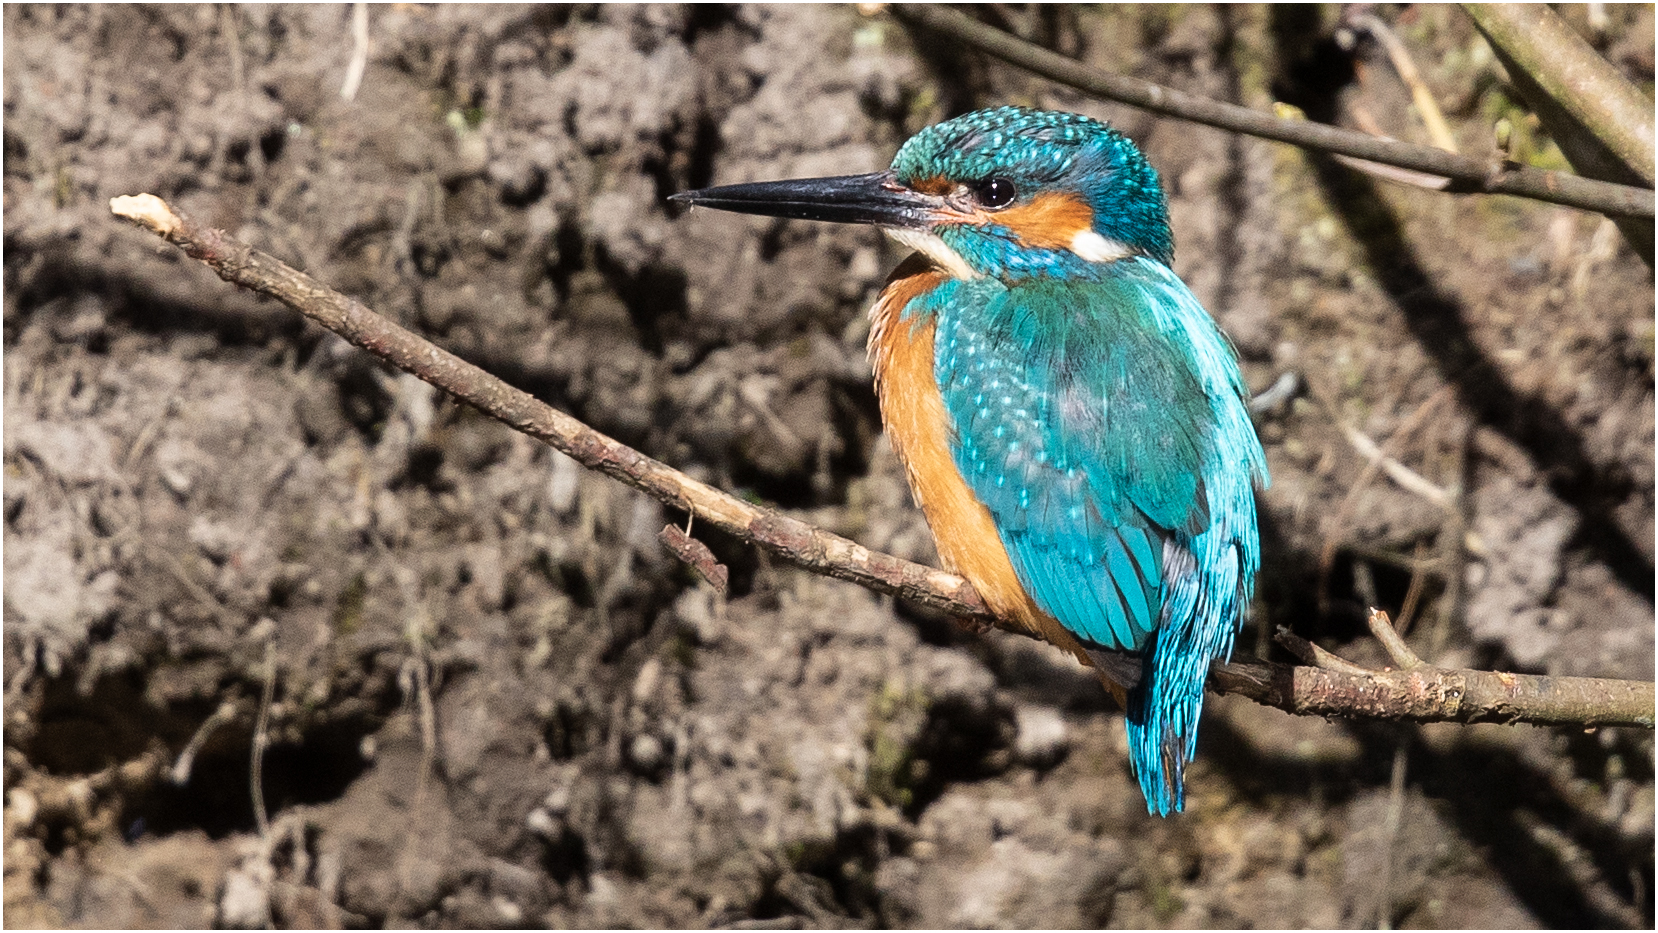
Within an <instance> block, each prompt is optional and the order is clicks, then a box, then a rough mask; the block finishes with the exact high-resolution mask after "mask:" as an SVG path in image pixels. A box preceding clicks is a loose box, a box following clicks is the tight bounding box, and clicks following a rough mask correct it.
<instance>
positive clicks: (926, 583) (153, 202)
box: [110, 194, 1653, 728]
mask: <svg viewBox="0 0 1658 933" xmlns="http://www.w3.org/2000/svg"><path fill="white" fill-rule="evenodd" d="M110 210H111V211H113V212H114V213H115V214H116V215H117V216H119V217H123V218H126V219H127V220H130V221H132V222H134V223H136V224H138V225H139V226H142V227H144V228H146V229H148V230H149V231H151V232H152V233H155V234H157V235H159V236H161V237H162V238H164V239H166V240H167V241H168V242H169V243H172V244H173V245H175V246H178V247H179V248H181V249H183V250H184V252H185V253H186V254H188V255H190V256H191V257H193V258H195V259H199V260H201V261H202V262H204V263H206V264H207V265H208V266H209V267H210V268H211V269H212V270H213V271H214V272H215V273H217V274H218V275H219V277H220V278H222V279H224V280H225V281H227V282H231V283H233V284H236V285H241V286H244V287H246V288H250V289H252V290H254V291H256V292H259V293H260V294H264V295H269V296H270V297H272V298H275V299H277V300H278V301H280V302H282V303H283V304H285V305H287V306H288V307H290V308H292V309H294V310H295V311H298V312H299V313H301V314H303V315H305V316H306V317H308V318H310V319H311V320H313V321H316V322H317V323H318V324H321V325H322V326H324V327H326V328H328V329H329V330H331V331H333V332H334V333H336V334H339V335H340V336H341V337H344V338H345V339H347V340H349V341H351V342H352V343H354V344H356V345H357V346H359V347H362V348H363V349H365V350H367V351H369V352H370V353H373V354H374V355H375V356H378V357H380V358H381V359H383V360H385V361H387V362H389V363H391V364H392V365H394V366H396V367H398V368H399V369H402V370H404V371H406V372H409V373H413V374H414V375H416V376H418V377H420V378H421V379H423V380H425V381H427V382H429V383H431V384H432V385H434V386H437V387H438V388H440V389H442V390H444V391H445V392H448V393H449V394H451V395H453V396H455V397H456V398H458V399H460V400H462V401H464V402H466V403H467V404H469V405H471V406H473V407H474V408H477V409H478V410H479V411H481V412H483V413H484V414H486V415H489V416H490V417H492V418H496V419H498V420H500V421H503V422H505V423H506V424H507V425H509V426H510V427H512V428H514V429H515V430H518V431H521V432H523V433H525V434H528V435H530V436H531V437H534V438H537V439H538V440H541V441H543V442H545V443H546V444H548V445H549V446H551V447H554V448H556V449H558V450H560V451H562V452H564V453H565V454H568V455H569V456H570V457H571V458H573V459H575V460H576V461H577V462H578V463H581V464H582V465H583V466H586V467H587V468H588V469H592V470H597V471H599V472H601V473H604V474H605V475H607V476H610V477H612V478H614V479H617V480H620V481H621V482H623V483H626V484H627V485H629V486H632V487H634V488H635V489H639V490H641V491H643V492H645V493H646V494H648V495H650V496H652V497H654V498H656V499H657V500H659V501H661V502H663V503H665V504H667V505H669V506H672V507H674V508H677V509H683V510H684V511H686V512H688V513H690V514H691V515H693V516H694V517H695V518H696V519H697V520H699V521H704V522H708V523H711V524H713V525H716V526H718V527H719V528H721V529H722V530H724V531H726V532H728V533H730V534H733V535H736V536H737V537H739V538H741V539H743V540H744V541H748V542H751V543H753V544H755V545H758V546H759V547H761V548H764V549H765V550H766V551H769V552H770V553H772V554H774V555H776V556H777V557H779V558H781V559H783V560H785V561H787V562H789V563H791V564H794V565H795V566H797V567H801V568H803V569H806V570H809V571H811V572H813V573H817V574H822V575H825V576H831V577H836V578H839V579H842V580H848V581H850V582H853V583H856V584H858V585H859V586H863V587H866V588H868V589H871V590H874V591H876V592H878V593H886V594H889V595H893V596H898V597H901V598H903V599H907V600H910V601H912V602H915V603H919V604H921V605H924V606H928V607H931V608H933V609H936V610H939V611H942V612H945V613H948V614H950V615H952V616H954V617H956V618H957V619H960V620H964V621H966V622H968V623H970V624H977V625H980V626H987V627H995V628H999V629H1002V630H1004V631H1009V632H1016V633H1018V634H1021V635H1028V633H1027V632H1025V630H1024V629H1023V628H1021V627H1019V626H1017V625H1015V624H1013V623H1009V622H1004V621H1002V620H1001V619H998V618H996V617H995V616H992V615H991V614H990V613H989V611H988V610H987V609H986V608H985V605H984V603H983V601H982V600H980V598H979V595H978V593H977V592H976V591H975V590H974V589H973V587H972V585H971V584H969V583H968V582H967V581H966V580H963V579H962V578H961V577H958V576H955V575H954V574H949V573H945V572H944V571H942V570H934V569H932V568H929V567H923V566H921V565H920V564H915V563H911V562H909V561H906V560H902V559H900V558H897V557H893V556H891V555H889V554H881V553H877V552H874V551H871V550H869V549H868V548H866V547H864V546H862V545H860V544H857V543H856V542H853V541H849V540H847V539H846V538H842V537H840V536H839V535H835V534H831V533H829V532H827V531H824V530H823V529H821V528H816V527H814V526H812V525H808V524H806V523H805V522H802V521H799V520H798V519H794V518H790V517H789V516H787V515H784V514H782V513H780V512H776V511H773V510H771V509H765V508H761V507H759V506H755V505H752V504H750V503H747V502H744V501H742V500H741V499H738V498H736V497H734V496H731V495H729V494H727V493H725V492H722V491H720V490H718V489H715V488H713V487H712V486H708V485H706V484H704V483H699V482H697V481H696V480H694V479H691V478H690V477H688V476H686V475H685V474H683V473H680V472H679V471H677V470H675V469H673V468H671V467H669V466H667V465H666V464H663V463H661V462H658V461H656V460H653V459H651V458H650V457H647V456H645V455H644V454H642V453H639V452H638V451H636V450H633V449H632V448H629V447H627V446H625V445H623V444H622V443H620V442H618V441H616V440H613V439H611V438H609V437H606V436H605V435H603V434H601V433H599V432H598V431H595V430H593V429H592V428H590V427H588V426H587V425H585V424H582V423H581V422H580V421H577V420H576V419H575V418H572V417H571V416H569V415H567V414H564V413H563V412H560V411H558V410H556V409H554V408H551V407H549V406H548V405H546V404H544V403H542V402H540V401H538V400H536V399H535V398H534V397H532V396H530V395H529V394H528V393H526V392H522V391H520V390H518V389H515V388H513V387H511V386H509V385H507V384H506V383H504V382H502V381H501V380H499V379H497V378H495V377H494V376H491V375H490V374H488V373H486V372H484V371H483V370H481V369H479V368H478V367H476V366H473V365H472V364H471V363H468V362H466V361H465V360H462V359H461V358H459V357H457V356H455V355H454V354H452V353H449V352H448V351H446V350H442V349H439V348H438V347H437V346H435V345H433V344H432V343H430V342H428V341H427V340H425V339H424V338H422V337H420V336H418V335H416V334H414V333H412V332H410V331H408V330H406V329H404V328H402V327H399V326H398V325H397V324H395V323H393V322H391V321H389V320H387V319H385V318H383V317H381V316H379V315H378V314H375V313H374V312H373V311H370V310H369V309H368V308H366V307H364V306H363V305H362V303H360V302H358V301H356V300H354V299H352V298H348V297H346V296H345V295H342V294H340V293H339V292H336V291H334V290H333V289H331V288H328V287H327V286H325V285H323V284H322V283H320V282H318V281H317V280H315V279H313V278H311V277H310V276H308V275H306V274H304V273H303V272H299V271H297V270H295V269H293V268H291V267H289V266H287V265H285V264H284V263H282V262H281V261H279V260H277V259H276V258H274V257H272V256H269V255H267V254H265V253H262V252H260V251H259V250H256V249H253V248H252V247H250V246H248V245H247V244H245V243H242V242H240V241H238V240H236V239H235V238H233V237H231V236H230V235H228V234H226V233H225V232H224V231H222V230H216V229H214V228H212V227H208V226H205V225H202V224H199V223H197V222H196V221H195V220H193V219H192V218H191V217H189V216H188V215H186V214H183V213H181V212H179V211H177V210H175V209H174V208H172V207H171V206H169V205H168V204H167V202H165V201H163V200H161V199H160V198H157V197H155V196H154V195H148V194H141V195H136V196H129V197H118V198H115V199H113V200H112V201H111V202H110ZM1210 686H1211V687H1213V688H1214V689H1216V690H1219V691H1220V692H1223V693H1239V694H1243V695H1244V696H1247V697H1249V698H1251V699H1253V700H1255V701H1257V702H1259V703H1263V704H1265V705H1268V706H1275V707H1277V708H1279V709H1283V710H1287V711H1289V712H1292V713H1299V714H1304V715H1314V716H1353V717H1359V718H1368V719H1378V718H1379V719H1411V720H1416V721H1422V722H1492V721H1500V722H1532V723H1547V724H1569V725H1626V726H1646V727H1648V728H1651V726H1652V724H1653V685H1652V684H1650V683H1640V682H1636V681H1620V680H1600V679H1592V678H1582V677H1539V676H1534V675H1519V674H1494V673H1489V672H1485V671H1451V670H1442V669H1438V668H1414V669H1412V670H1409V671H1374V672H1363V673H1353V672H1351V671H1342V670H1325V669H1321V668H1313V667H1291V666H1289V665H1285V664H1269V663H1264V662H1260V661H1235V662H1232V663H1230V664H1218V663H1217V664H1216V665H1215V668H1214V673H1213V676H1212V678H1211V681H1210Z"/></svg>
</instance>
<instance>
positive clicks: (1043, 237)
mask: <svg viewBox="0 0 1658 933" xmlns="http://www.w3.org/2000/svg"><path fill="white" fill-rule="evenodd" d="M983 217H984V221H985V222H987V223H994V224H1000V225H1001V226H1004V227H1006V228H1008V229H1009V230H1011V231H1013V235H1014V236H1016V237H1018V238H1019V243H1020V245H1022V246H1028V247H1031V248H1032V249H1070V248H1071V241H1072V239H1074V238H1075V237H1076V235H1077V234H1078V233H1081V232H1082V231H1084V230H1092V229H1093V228H1094V211H1093V209H1092V208H1090V207H1089V206H1088V205H1087V204H1084V203H1083V202H1082V200H1081V199H1080V198H1077V197H1076V196H1074V195H1070V194H1065V193H1061V192H1045V193H1043V194H1039V195H1037V196H1036V197H1034V198H1032V199H1031V201H1030V203H1029V204H1021V205H1019V206H1018V207H1010V208H1008V209H1007V210H1005V211H1000V212H997V213H994V214H988V213H987V214H984V215H983Z"/></svg>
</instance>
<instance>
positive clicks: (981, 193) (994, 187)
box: [973, 178, 1019, 210]
mask: <svg viewBox="0 0 1658 933" xmlns="http://www.w3.org/2000/svg"><path fill="white" fill-rule="evenodd" d="M1018 194H1019V193H1018V192H1017V191H1015V190H1014V189H1013V182H1011V181H1008V180H1007V179H1006V178H987V179H985V180H984V181H981V182H979V184H978V187H976V188H974V189H973V197H974V198H975V199H976V200H977V201H978V202H979V203H980V204H983V205H984V206H985V207H988V208H990V209H991V210H995V209H997V208H1001V207H1007V206H1008V205H1009V204H1012V203H1013V199H1014V198H1015V197H1017V196H1018Z"/></svg>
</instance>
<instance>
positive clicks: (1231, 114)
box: [892, 4, 1654, 218]
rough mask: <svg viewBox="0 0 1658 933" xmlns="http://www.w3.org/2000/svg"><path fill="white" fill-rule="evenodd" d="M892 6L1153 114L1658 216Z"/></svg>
mask: <svg viewBox="0 0 1658 933" xmlns="http://www.w3.org/2000/svg"><path fill="white" fill-rule="evenodd" d="M892 10H893V12H894V13H895V14H896V15H898V16H899V17H901V18H903V19H907V20H910V21H912V22H915V23H919V24H921V25H923V26H926V27H927V28H929V29H933V30H935V31H937V32H940V33H943V34H945V35H947V36H950V37H951V38H953V39H956V40H957V41H959V42H962V43H964V44H966V45H969V46H972V47H973V48H976V49H979V50H980V51H982V52H985V53H987V54H989V55H991V56H994V57H996V58H999V59H1001V60H1002V61H1005V62H1007V63H1009V64H1012V65H1017V66H1019V67H1021V68H1024V69H1026V70H1027V71H1031V72H1034V73H1036V74H1039V75H1042V76H1043V77H1045V78H1049V79H1051V80H1054V81H1057V82H1059V83H1060V84H1064V85H1066V86H1068V87H1073V88H1076V89H1077V90H1079V91H1083V92H1085V93H1088V94H1093V95H1096V96H1098V97H1102V98H1105V99H1106V100H1114V101H1118V102H1119V103H1124V104H1129V105H1131V106H1134V107H1139V108H1141V109H1143V110H1149V111H1151V112H1153V113H1160V114H1164V115H1165V116H1171V117H1177V118H1179V119H1182V120H1191V121H1192V122H1194V123H1202V124H1205V125H1207V126H1215V127H1219V128H1221V129H1224V130H1232V131H1234V132H1238V133H1244V134H1246V135H1249V136H1259V137H1262V138H1263V139H1273V140H1277V141H1279V142H1285V143H1291V144H1293V145H1296V146H1301V147H1303V148H1306V149H1315V150H1319V151H1322V152H1332V153H1338V154H1341V155H1348V156H1353V157H1355V158H1360V159H1368V160H1370V161H1372V162H1380V163H1383V164H1386V165H1396V166H1399V167H1400V168H1407V169H1413V170H1415V171H1419V172H1427V173H1429V174H1431V175H1440V176H1443V177H1446V178H1450V179H1453V180H1454V182H1455V183H1454V184H1452V185H1450V186H1448V187H1447V188H1446V189H1445V190H1447V191H1451V192H1455V193H1459V194H1461V193H1474V192H1479V193H1485V194H1512V195H1517V196H1520V197H1526V198H1534V199H1536V200H1539V201H1548V202H1550V203H1553V204H1564V205H1567V206H1569V207H1578V208H1582V209H1584V210H1591V211H1599V212H1601V213H1605V214H1626V215H1629V216H1632V217H1645V218H1650V217H1652V216H1653V215H1654V211H1653V208H1654V204H1653V193H1652V192H1651V191H1650V190H1644V189H1641V188H1633V187H1630V186H1628V185H1616V184H1612V183H1610V182H1603V181H1595V180H1593V179H1588V178H1582V177H1580V176H1577V175H1571V174H1568V173H1565V172H1552V171H1544V170H1542V169H1535V168H1526V167H1524V166H1515V165H1509V164H1503V163H1491V162H1486V161H1482V160H1480V159H1475V158H1470V157H1468V156H1463V155H1456V154H1454V153H1450V152H1445V151H1443V150H1439V149H1435V148H1433V147H1432V146H1418V145H1413V144H1411V143H1403V142H1398V141H1396V140H1389V139H1382V138H1380V137H1376V136H1369V135H1366V134H1364V133H1359V132H1355V131H1353V130H1347V129H1342V128H1341V127H1336V126H1330V125H1328V124H1324V123H1313V122H1311V121H1307V120H1285V119H1280V118H1278V117H1273V116H1270V115H1268V114H1264V113H1261V112H1259V111H1256V110H1251V109H1250V108H1248V107H1239V106H1237V105H1235V104H1227V103H1222V102H1221V101H1217V100H1210V99H1208V98H1205V97H1198V96H1196V95H1194V94H1187V93H1185V92H1183V91H1177V90H1174V89H1173V88H1167V87H1163V86H1161V85H1158V84H1153V83H1151V82H1149V81H1141V80H1139V79H1138V78H1129V77H1125V76H1123V75H1116V74H1111V73H1110V72H1105V71H1100V70H1098V69H1096V68H1090V67H1089V66H1087V65H1084V64H1082V63H1080V62H1076V61H1073V60H1071V59H1069V58H1066V57H1065V56H1063V55H1059V54H1057V53H1055V52H1050V51H1048V50H1047V49H1044V48H1042V47H1041V46H1039V45H1034V44H1032V43H1029V42H1026V41H1024V40H1023V39H1020V38H1018V37H1016V36H1012V35H1009V34H1008V33H1005V32H1002V31H1001V30H1000V29H996V28H995V27H993V26H987V25H985V24H984V23H981V22H978V21H977V20H975V19H973V18H972V17H970V16H967V15H966V14H964V13H960V12H958V11H956V10H952V9H948V8H946V7H942V6H932V5H928V4H901V5H897V6H894V7H893V8H892Z"/></svg>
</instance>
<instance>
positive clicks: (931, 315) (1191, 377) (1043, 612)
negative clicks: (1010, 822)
mask: <svg viewBox="0 0 1658 933" xmlns="http://www.w3.org/2000/svg"><path fill="white" fill-rule="evenodd" d="M672 200H675V201H680V202H685V203H689V204H700V205H705V206H708V207H713V208H718V209H721V210H728V211H738V212H742V213H749V214H763V215H768V216H774V217H784V218H794V219H803V220H818V221H832V222H839V223H856V224H872V225H875V226H877V227H879V228H881V229H882V230H884V231H886V232H887V233H888V234H889V235H890V236H891V237H892V238H893V239H895V240H897V241H898V242H899V243H900V244H903V245H904V246H906V247H909V248H910V249H912V250H914V252H913V254H912V255H910V256H909V257H908V258H907V259H905V260H904V261H903V262H902V263H900V264H899V266H898V268H897V269H896V270H895V271H894V272H893V273H892V275H891V277H890V278H889V279H888V280H887V283H886V285H885V287H884V288H883V289H882V291H881V292H880V295H879V296H878V297H877V299H876V301H875V305H874V307H873V308H872V309H871V310H870V321H871V327H870V331H869V357H870V362H871V368H872V369H873V370H874V374H875V391H876V395H877V397H878V399H879V402H880V411H881V419H882V422H883V424H884V426H885V429H886V432H887V436H888V438H889V439H890V442H891V444H892V448H893V450H894V451H895V452H896V453H897V455H898V458H899V460H900V461H901V462H902V463H903V465H904V469H905V473H906V476H907V478H908V480H909V486H910V492H911V494H912V495H913V497H914V499H915V501H916V503H917V504H918V505H919V506H920V507H921V510H922V512H923V513H924V514H925V515H926V518H927V523H928V525H929V527H930V528H931V529H932V532H933V537H934V540H935V541H936V543H937V547H938V554H939V558H940V560H941V561H942V562H943V564H944V566H945V567H946V568H947V569H949V570H951V571H952V572H955V573H959V574H961V575H962V576H964V577H966V578H967V580H968V581H969V582H971V583H972V584H973V586H974V588H975V589H977V590H978V592H979V594H980V596H982V597H983V599H984V601H985V603H986V604H987V605H988V606H989V607H990V609H991V610H992V611H994V612H995V613H996V614H997V615H998V616H1001V617H1002V618H1003V619H1006V620H1009V621H1011V622H1013V623H1015V624H1017V625H1018V626H1020V627H1022V628H1024V629H1025V630H1027V631H1029V632H1030V633H1031V634H1033V635H1035V636H1037V637H1040V638H1042V639H1045V640H1047V641H1049V642H1051V643H1053V644H1055V645H1057V646H1059V647H1060V648H1062V649H1064V650H1066V651H1068V652H1070V653H1071V654H1072V655H1074V656H1075V657H1076V658H1077V659H1078V660H1079V661H1080V662H1081V663H1083V664H1085V665H1088V666H1091V667H1093V668H1095V670H1096V673H1097V674H1098V675H1099V677H1100V679H1101V681H1102V682H1103V683H1104V684H1105V686H1106V688H1107V690H1109V691H1110V692H1111V693H1112V695H1113V696H1115V697H1117V698H1118V700H1119V702H1121V703H1123V705H1124V707H1125V710H1126V713H1125V717H1126V722H1127V732H1128V749H1129V760H1130V762H1131V764H1132V767H1133V770H1134V773H1135V776H1136V778H1137V779H1138V781H1139V784H1140V789H1141V792H1142V793H1143V794H1144V795H1145V799H1146V808H1147V810H1148V812H1150V813H1153V814H1156V815H1159V816H1167V815H1168V814H1169V813H1170V812H1178V811H1180V810H1182V809H1184V806H1185V768H1186V764H1187V762H1189V761H1190V760H1191V759H1192V757H1193V755H1194V754H1195V753H1196V750H1197V726H1198V716H1199V714H1200V713H1201V711H1202V708H1203V687H1204V682H1205V680H1206V678H1207V676H1208V673H1209V665H1210V662H1211V661H1212V660H1214V659H1216V658H1227V657H1229V656H1230V655H1231V652H1232V643H1233V638H1234V636H1236V634H1237V632H1238V630H1239V628H1240V627H1241V626H1242V624H1243V622H1244V619H1245V617H1246V615H1247V613H1248V611H1249V604H1250V599H1251V597H1252V595H1253V591H1254V580H1255V572H1256V570H1257V569H1258V568H1259V566H1260V539H1259V535H1258V532H1257V529H1256V520H1255V491H1256V489H1257V488H1262V489H1264V488H1265V487H1266V485H1267V483H1268V482H1269V477H1268V473H1267V466H1266V456H1265V454H1264V453H1263V451H1262V450H1261V444H1260V441H1259V440H1258V439H1257V438H1256V436H1255V428H1254V425H1253V424H1252V423H1251V422H1250V418H1249V409H1248V407H1247V400H1248V395H1247V390H1246V388H1245V386H1244V382H1243V377H1242V375H1241V374H1240V372H1239V370H1238V358H1237V353H1236V351H1235V350H1234V349H1233V347H1232V344H1231V342H1230V341H1229V340H1228V339H1227V338H1226V336H1225V335H1224V334H1223V333H1222V332H1221V330H1220V328H1219V327H1218V326H1217V325H1216V323H1215V321H1214V319H1213V318H1212V317H1210V316H1209V313H1208V312H1207V311H1205V310H1204V309H1203V306H1202V305H1201V304H1200V303H1199V302H1198V300H1197V298H1196V297H1194V296H1193V295H1192V293H1191V290H1190V289H1188V288H1187V287H1186V284H1185V283H1184V282H1182V281H1181V280H1180V278H1179V276H1177V275H1175V273H1174V269H1173V263H1174V237H1173V233H1172V231H1171V230H1170V227H1169V213H1168V206H1167V203H1166V201H1165V198H1164V194H1163V187H1162V184H1161V182H1160V181H1159V180H1158V175H1157V171H1156V169H1154V168H1152V166H1151V164H1150V163H1149V162H1148V161H1147V160H1146V158H1145V156H1144V155H1142V154H1141V152H1140V150H1139V149H1138V148H1137V147H1136V146H1135V145H1134V143H1133V142H1131V141H1130V140H1129V139H1128V138H1127V137H1126V136H1124V135H1123V134H1121V133H1119V132H1118V131H1117V130H1115V129H1113V128H1112V127H1110V126H1108V125H1107V124H1105V123H1102V122H1100V121H1098V120H1094V119H1091V118H1089V117H1085V116H1080V115H1078V114H1071V113H1060V112H1054V111H1041V110H1030V109H1026V108H1022V107H999V108H995V109H991V110H980V111H977V112H974V113H969V114H966V115H964V116H960V117H956V118H954V119H952V120H947V121H945V122H943V123H938V124H935V125H933V126H930V127H927V128H926V129H924V130H922V131H921V132H920V133H918V134H916V135H915V136H914V137H912V138H911V139H910V140H909V141H907V142H906V143H904V145H903V146H902V147H901V148H900V149H899V150H898V154H897V156H896V157H895V158H894V159H893V162H892V167H891V168H889V169H888V170H887V171H884V172H875V173H872V174H865V175H842V176H835V177H830V178H807V179H796V180H788V181H773V182H756V183H750V184H738V185H727V186H723V187H717V188H706V189H702V190H699V191H687V192H683V193H680V194H676V195H673V196H672Z"/></svg>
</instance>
